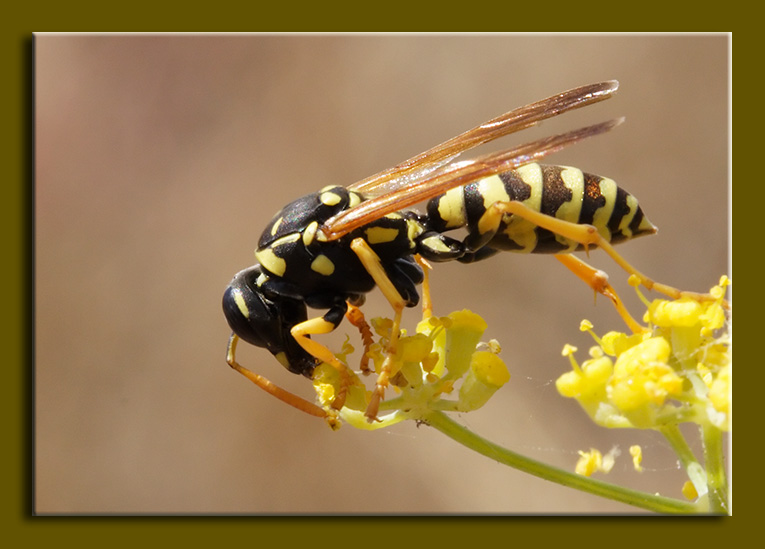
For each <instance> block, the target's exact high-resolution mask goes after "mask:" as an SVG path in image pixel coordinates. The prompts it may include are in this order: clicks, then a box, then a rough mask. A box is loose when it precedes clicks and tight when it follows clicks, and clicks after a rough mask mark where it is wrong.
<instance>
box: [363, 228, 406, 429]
mask: <svg viewBox="0 0 765 549" xmlns="http://www.w3.org/2000/svg"><path fill="white" fill-rule="evenodd" d="M351 249H352V250H353V251H354V252H355V253H356V255H357V256H358V257H359V260H361V263H362V264H363V265H364V268H365V269H366V270H367V272H369V274H370V276H371V277H372V278H373V279H374V281H375V283H376V284H377V286H378V287H379V288H380V290H381V291H382V293H383V295H384V296H385V299H387V300H388V303H390V305H391V307H393V311H394V316H393V326H392V327H391V331H390V338H388V348H387V349H386V356H385V360H384V361H383V364H382V367H381V368H380V374H379V375H378V376H377V383H376V385H375V390H374V391H373V392H372V397H371V398H370V401H369V405H368V406H367V411H366V414H365V415H366V416H367V419H368V420H369V421H374V420H375V419H377V411H378V410H379V406H380V401H381V400H382V399H383V397H384V396H385V389H386V388H387V387H388V383H389V382H390V376H391V371H392V369H393V357H394V356H395V354H396V344H397V343H398V336H399V331H400V330H401V313H402V312H403V311H404V307H405V306H406V302H405V301H404V298H403V297H401V294H400V293H399V292H398V290H397V289H396V287H395V286H394V285H393V282H391V280H390V278H389V277H388V274H387V273H386V272H385V269H384V268H383V266H382V264H381V263H380V258H379V257H378V256H377V254H376V253H375V252H374V250H373V249H372V248H371V247H370V246H369V244H368V243H367V242H366V241H365V240H364V239H363V238H355V239H353V241H351Z"/></svg>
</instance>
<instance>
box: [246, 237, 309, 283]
mask: <svg viewBox="0 0 765 549" xmlns="http://www.w3.org/2000/svg"><path fill="white" fill-rule="evenodd" d="M298 240H300V233H292V234H288V235H287V236H283V237H281V238H278V239H276V240H274V241H273V242H272V243H271V245H270V246H268V247H267V248H263V249H261V250H256V251H255V259H257V260H258V263H260V264H261V265H262V266H263V267H264V268H265V269H266V270H267V271H269V272H271V273H273V274H275V275H276V276H283V275H284V272H285V271H286V270H287V262H286V261H285V260H284V259H282V258H281V257H279V256H277V255H276V254H275V253H274V250H275V249H276V248H278V247H279V246H284V245H285V244H291V243H293V242H297V241H298Z"/></svg>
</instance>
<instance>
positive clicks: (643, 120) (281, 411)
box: [35, 34, 730, 513]
mask: <svg viewBox="0 0 765 549" xmlns="http://www.w3.org/2000/svg"><path fill="white" fill-rule="evenodd" d="M728 48H729V42H728V37H727V36H723V35H681V36H675V35H659V36H655V35H628V36H619V35H596V36H589V35H563V36H557V35H517V36H516V35H457V36H451V35H446V36H444V35H432V36H418V35H391V36H388V35H371V36H363V35H358V36H356V35H340V36H337V35H329V36H322V35H313V36H304V35H274V36H268V35H219V36H215V35H210V36H196V35H184V36H181V35H178V36H174V35H169V36H165V35H155V36H144V35H133V36H131V35H107V36H98V35H87V36H78V35H46V34H43V35H38V36H37V37H36V40H35V49H36V69H35V78H36V127H35V129H36V140H37V142H36V235H35V244H36V255H35V258H36V273H37V276H36V281H35V283H36V393H35V397H36V435H35V444H36V448H35V449H36V455H35V458H36V463H35V471H36V477H35V498H36V509H37V511H38V512H40V513H157V512H158V513H187V512H193V513H518V512H525V513H546V512H577V513H582V512H584V513H586V512H607V511H612V512H621V511H630V510H631V509H630V508H627V507H625V506H622V505H619V504H615V503H611V502H607V501H601V500H598V499H596V498H594V497H591V496H588V495H584V494H581V493H577V492H573V491H570V490H567V489H565V488H562V487H559V486H556V485H553V484H551V483H548V482H544V481H541V480H538V479H535V478H532V477H528V476H525V475H523V474H520V473H516V472H514V471H512V470H507V469H506V468H505V467H503V466H500V465H498V464H496V463H495V462H493V461H491V460H488V459H487V458H484V457H481V456H478V455H474V454H472V453H471V452H469V451H467V450H465V449H463V448H461V447H459V446H457V445H456V444H455V443H453V442H452V441H451V440H449V439H446V438H445V437H444V436H442V435H440V434H439V433H438V432H435V431H434V430H431V429H428V428H425V427H422V428H416V427H415V425H413V424H400V425H398V426H395V427H394V428H392V429H390V430H388V431H378V432H374V433H368V432H360V431H357V430H354V429H353V428H351V427H349V426H345V427H344V428H342V429H341V430H340V431H339V432H336V433H333V432H331V431H330V430H329V429H328V428H326V427H325V426H324V424H323V423H322V422H321V421H319V420H316V419H315V418H312V417H309V416H306V415H303V414H301V413H299V412H297V411H296V410H293V409H291V408H289V407H287V406H285V405H284V404H282V403H280V402H278V401H277V400H275V399H273V398H271V397H269V396H268V395H266V394H265V393H263V392H261V391H260V390H259V389H257V388H256V387H255V386H254V385H252V384H251V383H249V382H248V381H247V380H245V379H244V378H243V377H241V376H240V375H238V374H236V373H235V372H233V371H231V370H230V369H229V368H228V366H227V365H226V363H225V350H226V342H227V338H228V335H229V330H228V327H227V325H226V322H225V319H224V318H223V315H222V312H221V308H220V300H221V295H222V293H223V290H224V288H225V286H226V285H227V283H228V282H229V280H230V279H231V277H232V276H233V274H234V273H235V272H236V271H238V270H239V269H241V268H243V267H246V266H248V265H250V264H252V263H253V261H254V258H253V256H252V251H253V249H254V247H255V244H256V242H257V239H258V237H259V235H260V231H261V230H262V228H263V226H264V225H265V223H266V222H267V221H268V219H270V217H271V216H272V215H273V214H274V213H275V212H276V211H277V210H279V209H280V208H281V207H282V206H283V205H285V204H286V203H287V202H289V201H290V200H292V199H294V198H296V197H298V196H300V195H302V194H306V193H308V192H313V191H315V190H317V189H318V188H320V187H322V186H324V185H327V184H350V183H352V182H354V181H356V180H358V179H361V178H363V177H365V176H367V175H370V174H372V173H374V172H376V171H378V170H380V169H383V168H386V167H388V166H390V165H392V164H395V163H397V162H399V161H401V160H403V159H405V158H408V157H409V156H412V155H414V154H415V153H418V152H420V151H422V150H424V149H426V148H428V147H430V146H432V145H434V144H436V143H438V142H441V141H443V140H445V139H447V138H449V137H451V136H453V135H456V134H457V133H459V132H461V131H463V130H465V129H467V128H469V127H472V126H474V125H476V124H477V123H479V122H482V121H484V120H486V119H488V118H491V117H493V116H496V115H498V114H500V113H502V112H504V111H506V110H509V109H510V108H513V107H517V106H520V105H522V104H525V103H529V102H531V101H534V100H537V99H541V98H542V97H546V96H548V95H551V94H553V93H557V92H560V91H563V90H565V89H568V88H572V87H575V86H577V85H581V84H586V83H591V82H595V81H599V80H605V79H618V80H619V81H620V82H621V88H620V91H619V93H618V94H617V96H616V97H615V98H614V99H612V100H610V101H608V102H606V103H601V104H598V105H596V106H593V107H590V108H588V109H585V110H583V111H577V112H575V113H572V114H569V115H566V116H564V117H561V119H560V120H553V121H550V122H547V123H545V124H544V125H543V126H542V127H541V128H537V129H534V130H529V131H528V132H524V135H522V136H514V137H512V138H507V139H506V140H504V141H502V142H501V143H499V144H498V145H497V146H504V147H506V146H509V145H511V144H515V143H518V142H520V140H524V141H525V140H527V139H528V138H530V137H539V136H541V135H543V134H548V133H551V132H557V131H565V130H568V129H572V128H574V127H577V126H579V125H583V124H589V123H593V122H597V121H601V120H605V119H607V118H611V117H615V116H622V115H623V116H626V117H627V121H626V124H624V125H623V126H621V127H620V128H618V129H616V130H615V131H613V132H612V133H611V134H610V135H608V136H606V137H599V138H596V139H593V140H591V141H588V142H586V143H583V144H580V145H577V146H576V147H574V148H572V149H569V150H567V151H564V152H562V153H559V154H557V155H556V156H555V157H554V158H553V159H552V160H551V162H555V163H560V164H571V165H576V166H577V167H580V168H582V169H585V170H588V171H591V172H594V173H598V174H601V175H606V176H609V177H613V178H614V179H616V180H617V181H618V182H619V183H620V184H621V185H623V186H624V187H625V188H627V189H628V190H630V191H631V192H632V193H634V194H635V195H636V196H637V197H638V198H639V199H640V201H641V204H642V206H643V208H644V209H645V211H646V212H647V214H648V216H649V217H650V219H651V220H652V221H653V222H654V223H655V224H656V225H657V226H659V228H660V233H659V234H658V235H656V236H653V237H649V238H644V239H640V240H637V241H635V242H632V243H628V244H626V245H624V246H622V247H621V248H620V250H621V252H622V253H624V254H625V255H626V257H627V258H628V259H629V260H630V261H632V262H633V263H634V264H635V265H636V266H638V268H640V269H642V270H643V271H644V272H646V273H648V274H649V275H651V276H653V277H655V278H657V279H659V280H661V281H664V282H667V283H670V284H674V285H677V286H680V287H682V288H685V289H691V290H699V291H703V290H706V289H708V288H709V287H710V286H711V285H713V284H714V283H716V282H717V280H718V278H719V276H720V275H721V274H723V273H725V272H727V269H728V250H729V240H728V238H729V235H728V227H729V223H730V219H729V206H728V199H729V192H730V190H729V186H728V170H729V165H728V157H729V155H728V151H729V148H728V144H729V133H728V132H729V122H728V118H727V116H728V111H729V82H730V75H729V72H730V65H729V49H728ZM494 148H496V147H494ZM485 150H486V149H484V150H482V151H481V152H485ZM590 261H591V262H592V263H594V264H595V265H597V266H598V267H601V268H604V269H606V270H607V271H608V272H609V273H610V274H611V277H612V281H613V282H614V284H615V286H616V287H617V288H618V289H620V290H621V292H622V294H623V295H624V297H625V298H626V299H627V301H628V302H629V303H630V304H632V305H633V311H635V312H636V313H637V311H639V309H638V308H636V307H634V304H635V302H636V300H635V299H634V294H633V292H632V291H631V290H629V289H628V288H627V287H626V283H625V280H626V277H625V276H624V275H623V273H622V272H621V271H620V270H619V269H618V267H616V266H615V265H614V264H613V263H612V262H611V261H610V260H608V258H607V257H605V255H604V254H602V253H598V252H595V253H593V254H592V255H591V258H590ZM433 286H434V288H433V296H434V300H435V304H436V311H437V313H441V314H446V313H448V312H449V311H452V310H456V309H460V308H464V307H468V308H470V309H472V310H474V311H476V312H478V313H480V314H481V315H482V316H483V317H484V318H485V319H486V320H487V321H488V323H489V331H488V332H487V334H486V339H488V338H490V337H494V338H497V339H499V340H500V342H501V343H502V347H503V353H502V356H503V358H504V359H505V361H506V362H507V363H508V366H509V367H510V370H511V373H512V376H513V377H512V379H511V381H510V383H509V384H508V385H506V386H505V388H504V389H503V390H502V391H501V392H500V393H499V394H498V395H497V396H495V397H494V399H493V400H492V401H490V403H489V404H488V405H487V406H486V407H485V408H484V409H482V410H480V411H477V412H474V413H471V414H469V415H466V416H463V417H461V418H460V421H461V422H463V423H464V424H466V425H468V426H470V427H471V428H472V429H474V430H476V431H477V432H478V433H480V434H482V435H483V436H485V437H486V438H489V439H490V440H492V441H494V442H497V443H500V444H503V445H505V446H507V447H509V448H512V449H514V450H517V451H520V452H522V453H525V454H528V455H531V456H532V457H536V458H538V459H541V460H545V461H548V462H551V463H554V464H557V465H559V466H561V467H565V468H569V469H571V468H573V466H574V463H575V462H576V458H577V453H576V451H577V450H579V449H588V448H590V447H592V446H594V447H597V448H599V449H600V450H601V451H603V452H604V453H605V452H606V451H608V450H609V449H610V448H611V447H612V446H613V445H615V444H617V445H619V447H620V448H621V450H622V456H621V458H620V459H618V460H617V466H616V468H615V470H614V471H613V472H612V473H611V474H610V475H609V476H608V477H605V479H606V480H610V481H614V482H620V483H623V484H626V485H628V486H633V487H639V488H643V489H646V490H647V491H649V492H654V491H658V492H661V493H663V494H666V495H671V496H679V494H680V492H679V490H680V486H681V485H682V483H683V481H684V480H685V477H684V475H683V473H682V471H680V470H679V469H678V468H677V464H676V460H675V458H674V457H673V454H672V452H671V451H670V449H669V448H668V445H667V444H666V443H665V442H664V441H663V439H662V438H661V437H660V436H658V435H656V434H654V433H650V432H636V431H635V432H617V431H607V430H604V429H601V428H598V427H596V426H594V425H593V424H592V423H591V422H590V421H589V419H588V418H587V417H586V416H585V415H584V413H582V412H580V410H579V408H578V406H577V405H576V403H575V402H573V401H568V400H564V399H562V398H561V397H559V396H558V395H557V393H556V391H555V387H554V380H555V378H556V377H557V376H558V375H560V373H562V372H564V371H565V370H566V369H568V367H569V366H568V361H567V360H566V359H564V358H562V357H561V356H560V350H561V348H562V346H563V344H564V343H566V342H570V343H573V344H576V345H577V346H578V347H579V349H580V351H579V353H578V358H579V359H580V361H581V360H584V359H585V358H586V350H587V348H588V347H589V346H590V344H591V341H590V340H589V338H588V337H587V336H585V335H583V334H580V333H579V331H578V325H579V320H580V319H582V318H588V319H590V320H592V321H593V322H594V324H595V327H596V331H599V332H600V333H603V332H605V331H607V330H609V329H620V330H621V329H622V326H621V324H620V321H619V319H618V318H617V317H616V315H615V313H614V311H613V309H612V308H611V307H610V305H609V304H608V303H607V302H606V301H605V300H603V299H598V300H597V301H595V302H593V296H592V294H591V292H589V291H588V290H587V289H586V288H585V287H584V286H583V285H581V284H580V283H579V282H578V281H577V280H576V279H574V277H572V276H570V275H568V274H567V272H566V271H565V270H564V269H563V267H562V266H561V265H559V264H558V262H556V261H555V260H554V259H552V258H551V257H545V256H542V257H528V256H520V255H513V254H504V255H502V256H499V257H496V258H493V259H492V260H490V261H487V262H485V263H479V264H475V265H470V266H463V265H459V264H454V265H451V264H449V265H438V266H437V269H436V270H435V273H434V276H433ZM365 311H366V313H367V315H368V316H376V315H381V314H388V312H389V309H388V308H387V306H386V304H385V303H384V302H383V301H382V300H381V299H380V298H379V296H377V295H376V294H374V295H372V296H371V297H370V299H369V301H368V304H367V305H366V306H365ZM417 318H418V316H417V313H416V312H409V314H408V315H407V316H406V317H405V323H407V324H408V325H409V326H413V325H414V323H415V322H416V320H417ZM339 332H341V334H340V335H339V336H338V337H342V335H343V334H345V333H353V332H352V330H351V329H349V328H348V325H347V324H344V325H343V326H342V327H341V329H340V330H339ZM328 341H330V342H331V341H337V338H335V339H334V340H333V338H331V337H330V338H328ZM240 347H243V346H240ZM240 359H241V362H242V363H243V364H245V365H247V366H249V367H251V368H252V369H253V370H255V371H258V372H260V373H262V374H264V375H266V376H268V377H270V378H271V379H272V380H273V381H275V382H277V383H279V384H281V385H282V386H285V387H287V388H289V389H291V390H293V391H294V392H297V393H299V394H302V395H303V396H305V397H307V398H311V395H312V389H311V387H310V384H309V383H308V382H307V381H306V380H305V379H302V378H300V377H298V376H294V375H291V374H289V373H287V372H286V371H283V370H282V368H281V367H280V366H279V365H278V363H277V362H276V361H275V360H274V359H273V358H272V357H271V355H270V354H268V353H267V352H266V351H263V350H257V349H244V348H242V351H241V353H240ZM688 433H689V438H695V437H694V435H695V433H694V432H693V430H689V431H688ZM630 444H641V445H642V446H643V451H644V455H645V461H644V466H645V468H646V471H645V472H643V473H642V474H637V473H635V472H634V471H633V470H632V468H631V463H630V460H629V456H628V454H627V448H628V447H629V445H630ZM601 478H603V477H601Z"/></svg>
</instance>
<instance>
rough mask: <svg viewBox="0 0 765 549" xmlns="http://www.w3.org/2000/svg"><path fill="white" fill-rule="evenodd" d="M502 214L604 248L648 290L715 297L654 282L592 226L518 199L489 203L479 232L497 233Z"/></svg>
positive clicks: (587, 244) (581, 242) (587, 245)
mask: <svg viewBox="0 0 765 549" xmlns="http://www.w3.org/2000/svg"><path fill="white" fill-rule="evenodd" d="M503 214H512V215H517V216H518V217H521V218H523V219H526V220H527V221H530V222H531V223H534V224H535V225H537V226H538V227H541V228H543V229H547V230H548V231H550V232H552V233H555V234H557V235H560V236H562V237H564V238H568V239H569V240H572V241H574V242H578V243H579V244H581V245H582V246H584V247H585V248H587V247H589V246H593V247H598V248H601V249H603V251H605V252H606V253H607V254H608V255H609V256H610V257H611V259H613V260H614V261H615V262H616V264H617V265H619V266H620V267H621V268H622V269H624V270H625V271H626V272H627V273H629V274H631V275H634V276H636V277H637V278H638V279H639V280H640V283H641V284H642V285H643V286H645V287H646V288H648V289H649V290H656V291H657V292H661V293H663V294H664V295H667V296H669V297H671V298H673V299H678V298H680V297H683V296H687V297H691V298H693V299H696V300H714V297H712V296H711V295H709V294H700V293H696V292H686V291H682V290H679V289H677V288H674V287H672V286H668V285H666V284H660V283H658V282H655V281H654V280H652V279H651V278H649V277H647V276H646V275H644V274H643V273H641V272H640V271H638V270H637V269H636V268H635V267H633V266H632V265H630V264H629V263H628V262H627V260H626V259H624V258H623V257H622V256H621V255H620V254H619V253H618V252H617V251H616V250H615V249H614V247H613V246H612V245H611V243H609V242H608V241H607V240H606V239H605V238H603V237H602V236H601V235H600V233H599V232H598V230H597V229H596V228H595V227H594V226H592V225H587V224H579V223H572V222H571V221H564V220H563V219H558V218H557V217H551V216H549V215H545V214H543V213H541V212H538V211H536V210H533V209H531V208H529V207H528V206H526V205H525V204H523V203H521V202H495V203H494V204H492V205H491V207H489V208H488V209H487V210H486V213H484V215H483V216H482V217H481V219H480V221H479V223H478V229H479V232H480V233H482V234H483V233H486V232H488V231H490V230H492V229H493V230H494V231H495V232H496V227H498V226H499V223H500V221H501V219H502V215H503Z"/></svg>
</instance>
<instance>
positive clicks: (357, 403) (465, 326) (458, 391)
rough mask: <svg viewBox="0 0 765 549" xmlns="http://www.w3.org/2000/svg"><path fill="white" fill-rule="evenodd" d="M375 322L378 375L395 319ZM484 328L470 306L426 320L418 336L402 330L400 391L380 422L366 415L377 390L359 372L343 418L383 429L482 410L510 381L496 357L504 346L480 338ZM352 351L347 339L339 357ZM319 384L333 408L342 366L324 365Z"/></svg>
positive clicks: (396, 363)
mask: <svg viewBox="0 0 765 549" xmlns="http://www.w3.org/2000/svg"><path fill="white" fill-rule="evenodd" d="M371 324H372V327H373V328H374V330H375V332H376V333H377V335H378V340H377V341H376V342H375V343H374V344H373V345H372V346H371V347H370V349H369V352H368V353H367V356H368V357H369V358H370V359H371V361H372V363H373V364H374V370H375V372H376V373H378V374H379V373H380V371H381V369H382V366H383V362H384V360H385V358H386V357H387V356H388V352H387V351H386V349H387V348H388V346H389V341H390V335H391V333H390V332H391V328H392V325H393V323H392V321H391V320H390V319H386V318H378V319H373V320H372V322H371ZM485 330H486V323H485V322H484V320H483V319H482V318H481V317H480V316H478V315H477V314H475V313H472V312H470V311H467V310H463V311H457V312H453V313H451V314H449V315H448V316H446V317H434V316H431V317H428V318H425V319H424V320H422V321H421V322H420V323H419V324H418V326H417V329H416V332H415V333H414V334H413V335H407V334H406V333H405V332H403V333H402V335H401V336H400V337H399V338H398V339H397V342H396V344H395V355H393V356H392V358H393V363H392V364H393V366H392V370H391V372H390V383H391V385H392V386H393V389H394V390H395V391H396V393H397V394H396V396H395V397H394V398H390V399H386V400H384V401H383V402H382V403H381V404H380V414H379V415H378V417H377V420H376V421H374V422H369V421H368V420H367V418H366V416H365V411H366V409H367V406H368V405H369V402H370V398H371V394H372V393H371V391H369V390H368V389H367V387H366V385H365V384H364V383H362V381H361V379H360V378H359V376H358V375H356V373H354V372H350V375H351V376H352V380H351V386H350V388H349V390H348V396H347V398H346V401H345V405H344V406H343V408H342V409H341V410H340V411H339V416H340V418H341V419H342V420H343V421H344V422H346V423H349V424H351V425H353V426H354V427H357V428H360V429H379V428H381V427H387V426H389V425H392V424H395V423H398V422H399V421H403V420H406V419H418V418H422V417H424V416H425V415H426V414H427V412H428V411H429V410H441V411H458V412H470V411H473V410H477V409H478V408H480V407H481V406H483V405H484V404H485V403H486V402H487V401H488V400H489V398H491V396H492V395H493V394H494V393H495V392H496V391H497V390H498V389H499V388H500V387H502V386H503V385H504V384H505V383H507V381H508V380H509V379H510V374H509V372H508V370H507V367H506V366H505V363H504V362H503V361H502V359H501V358H499V356H498V355H497V353H498V352H499V345H498V344H496V342H490V343H489V344H484V343H481V342H480V341H481V337H482V335H483V333H484V331H485ZM352 350H353V349H352V347H351V346H350V345H348V343H346V345H345V347H344V349H343V351H342V352H341V353H337V356H338V358H339V359H340V360H342V361H343V362H346V363H347V360H346V357H347V355H348V354H349V353H350V352H352ZM458 385H459V388H457V386H458ZM314 388H315V389H316V393H317V395H318V397H319V401H320V402H321V404H322V405H323V406H324V407H325V408H328V407H329V406H330V405H331V403H332V401H333V399H334V396H335V394H337V391H338V390H339V389H340V376H339V374H338V372H337V370H336V369H335V368H333V367H331V366H329V365H327V364H322V365H320V366H319V367H318V368H317V369H316V371H315V373H314Z"/></svg>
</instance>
